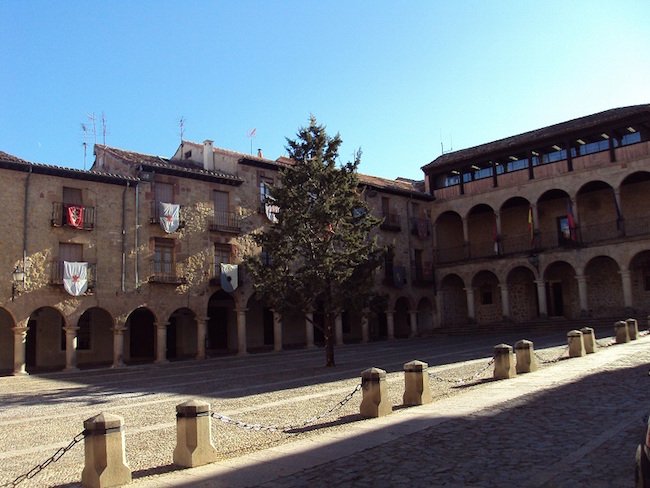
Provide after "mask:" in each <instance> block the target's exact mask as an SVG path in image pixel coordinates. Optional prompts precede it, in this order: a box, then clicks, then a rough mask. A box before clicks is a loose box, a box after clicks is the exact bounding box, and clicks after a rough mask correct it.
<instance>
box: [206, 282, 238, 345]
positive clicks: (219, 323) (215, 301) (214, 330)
mask: <svg viewBox="0 0 650 488" xmlns="http://www.w3.org/2000/svg"><path fill="white" fill-rule="evenodd" d="M234 308H235V302H234V300H233V299H232V297H231V296H230V295H228V294H227V293H226V292H224V291H223V290H221V291H218V292H216V293H215V294H214V295H212V296H211V297H210V301H209V302H208V317H209V320H208V337H207V342H208V343H207V348H208V349H211V350H213V351H221V352H225V351H227V350H228V328H229V325H230V324H229V318H230V314H231V311H232V310H233V309H234Z"/></svg>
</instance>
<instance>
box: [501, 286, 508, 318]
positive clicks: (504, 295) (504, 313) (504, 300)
mask: <svg viewBox="0 0 650 488" xmlns="http://www.w3.org/2000/svg"><path fill="white" fill-rule="evenodd" d="M499 289H500V290H501V317H502V318H503V319H508V318H509V317H510V297H509V296H508V285H507V284H501V285H499Z"/></svg>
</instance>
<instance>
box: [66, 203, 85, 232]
mask: <svg viewBox="0 0 650 488" xmlns="http://www.w3.org/2000/svg"><path fill="white" fill-rule="evenodd" d="M66 216H67V219H68V225H69V226H70V227H75V228H77V229H83V227H84V208H83V207H77V206H76V205H70V206H69V207H68V208H67V209H66Z"/></svg>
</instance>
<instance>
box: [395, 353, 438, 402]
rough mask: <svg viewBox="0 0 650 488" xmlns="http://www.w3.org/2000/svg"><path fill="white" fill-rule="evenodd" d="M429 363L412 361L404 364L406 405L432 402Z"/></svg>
mask: <svg viewBox="0 0 650 488" xmlns="http://www.w3.org/2000/svg"><path fill="white" fill-rule="evenodd" d="M428 367H429V365H428V364H427V363H424V362H422V361H417V360H415V361H411V362H409V363H406V364H404V396H403V397H402V403H403V404H404V405H424V404H425V403H431V401H432V398H431V389H430V388H429V375H428V374H427V368H428Z"/></svg>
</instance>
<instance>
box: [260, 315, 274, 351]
mask: <svg viewBox="0 0 650 488" xmlns="http://www.w3.org/2000/svg"><path fill="white" fill-rule="evenodd" d="M262 324H263V326H264V345H265V346H272V345H273V344H274V342H275V334H274V333H273V312H272V311H271V309H269V308H265V309H264V311H263V312H262Z"/></svg>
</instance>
